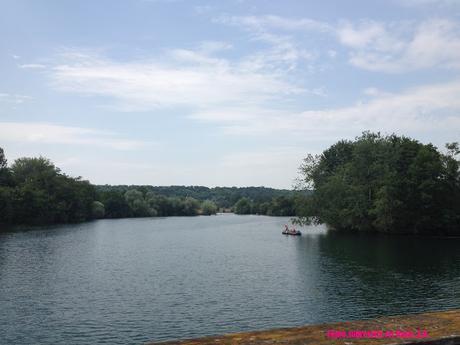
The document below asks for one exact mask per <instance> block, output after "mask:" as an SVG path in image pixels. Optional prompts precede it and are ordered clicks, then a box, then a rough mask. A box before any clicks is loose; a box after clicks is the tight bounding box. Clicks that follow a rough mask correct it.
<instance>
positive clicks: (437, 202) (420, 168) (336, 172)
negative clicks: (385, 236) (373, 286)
mask: <svg viewBox="0 0 460 345" xmlns="http://www.w3.org/2000/svg"><path fill="white" fill-rule="evenodd" d="M459 153H460V148H459V145H458V143H451V144H446V152H445V153H442V152H440V151H439V150H438V149H437V148H436V147H435V146H433V145H432V144H422V143H420V142H419V141H417V140H414V139H410V138H407V137H404V136H397V135H395V134H393V135H385V136H384V135H381V134H380V133H370V132H364V133H363V135H362V136H360V137H358V138H356V139H355V140H353V141H349V140H341V141H339V142H337V143H336V144H334V145H332V146H331V147H329V148H328V149H327V150H325V151H324V152H323V153H322V154H320V155H316V156H313V155H308V156H307V158H306V159H305V160H304V162H303V165H302V167H301V171H302V182H303V184H302V186H303V188H306V189H313V193H312V195H311V197H310V198H308V200H307V202H305V203H303V204H302V206H301V207H300V209H299V210H298V212H299V216H300V218H299V220H300V222H301V223H311V222H315V223H326V224H328V226H329V227H331V228H335V229H339V230H352V231H367V232H369V231H373V232H375V231H377V232H386V233H409V234H437V235H447V234H453V235H459V234H460V171H459V166H460V164H459V161H458V160H457V159H456V157H457V155H458V154H459Z"/></svg>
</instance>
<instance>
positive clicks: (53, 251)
mask: <svg viewBox="0 0 460 345" xmlns="http://www.w3.org/2000/svg"><path fill="white" fill-rule="evenodd" d="M287 220H288V219H287V218H272V217H264V216H235V215H221V216H212V217H191V218H164V219H148V218H143V219H126V220H101V221H96V222H91V223H86V224H80V225H72V226H61V227H55V228H47V229H41V230H34V231H23V232H9V233H3V234H0V311H1V312H0V343H2V344H141V343H144V342H147V341H152V340H156V341H159V340H167V339H176V338H188V337H196V336H202V335H211V334H220V333H226V332H234V331H243V330H253V329H265V328H274V327H283V326H297V325H302V324H309V323H321V322H331V321H339V320H350V319H361V318H369V317H375V316H377V315H382V314H403V313H412V312H418V311H427V310H440V309H449V308H456V307H457V308H458V307H460V239H439V238H438V239H434V238H414V237H401V236H393V237H385V236H357V235H355V236H351V235H344V234H336V233H330V232H329V233H328V232H327V231H326V230H325V229H324V228H323V227H309V228H304V229H303V232H304V236H302V237H300V238H299V237H286V236H283V235H281V233H280V232H281V229H282V225H283V224H284V223H286V222H287Z"/></svg>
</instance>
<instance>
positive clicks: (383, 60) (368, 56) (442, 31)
mask: <svg viewBox="0 0 460 345" xmlns="http://www.w3.org/2000/svg"><path fill="white" fill-rule="evenodd" d="M407 31H408V29H407V27H405V26H404V25H401V26H397V25H393V26H392V25H388V24H386V25H385V24H383V23H375V22H364V23H360V24H358V25H356V24H351V23H347V24H345V25H342V26H341V27H339V29H338V31H337V33H338V37H339V39H340V42H341V43H342V44H344V45H346V46H349V47H351V48H352V50H351V53H350V62H351V63H352V64H353V65H355V66H356V67H360V68H363V69H367V70H371V71H383V72H393V73H400V72H407V71H412V70H420V69H427V68H433V67H439V68H451V69H452V68H454V69H458V68H460V26H459V25H458V24H457V23H456V22H453V21H451V20H447V19H431V20H427V21H424V22H421V23H419V24H417V25H416V26H415V29H412V30H411V31H410V32H407Z"/></svg>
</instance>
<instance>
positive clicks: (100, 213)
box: [91, 201, 105, 219]
mask: <svg viewBox="0 0 460 345" xmlns="http://www.w3.org/2000/svg"><path fill="white" fill-rule="evenodd" d="M91 214H92V217H93V218H96V219H99V218H104V216H105V207H104V204H103V203H102V202H100V201H93V205H92V212H91Z"/></svg>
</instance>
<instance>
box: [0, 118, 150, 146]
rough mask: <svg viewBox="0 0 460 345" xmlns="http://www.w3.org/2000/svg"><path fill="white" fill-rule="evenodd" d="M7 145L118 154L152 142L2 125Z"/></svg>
mask: <svg viewBox="0 0 460 345" xmlns="http://www.w3.org/2000/svg"><path fill="white" fill-rule="evenodd" d="M0 137H1V138H2V140H4V141H11V142H20V143H24V144H25V143H33V144H64V145H90V146H95V147H106V148H111V149H116V150H136V149H140V148H143V147H146V146H151V145H153V143H151V142H143V141H138V140H129V139H123V138H120V136H119V135H118V134H116V133H113V132H108V131H101V130H96V129H91V128H81V127H69V126H61V125H54V124H46V123H37V122H0Z"/></svg>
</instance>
